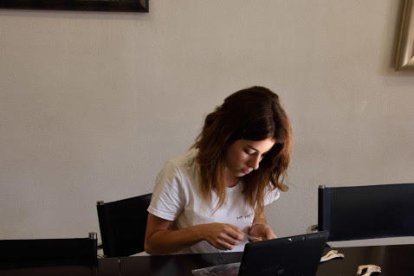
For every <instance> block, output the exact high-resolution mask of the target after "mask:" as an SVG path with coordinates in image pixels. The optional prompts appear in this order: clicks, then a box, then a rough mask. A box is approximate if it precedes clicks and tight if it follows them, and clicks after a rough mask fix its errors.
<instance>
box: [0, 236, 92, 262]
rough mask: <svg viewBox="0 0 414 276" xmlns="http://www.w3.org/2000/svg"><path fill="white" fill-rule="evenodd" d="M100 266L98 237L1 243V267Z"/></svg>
mask: <svg viewBox="0 0 414 276" xmlns="http://www.w3.org/2000/svg"><path fill="white" fill-rule="evenodd" d="M96 264H97V235H96V233H89V237H87V238H67V239H25V240H0V267H1V268H15V267H30V266H50V265H85V266H94V265H96Z"/></svg>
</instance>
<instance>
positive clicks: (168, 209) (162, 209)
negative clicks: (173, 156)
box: [147, 162, 184, 221]
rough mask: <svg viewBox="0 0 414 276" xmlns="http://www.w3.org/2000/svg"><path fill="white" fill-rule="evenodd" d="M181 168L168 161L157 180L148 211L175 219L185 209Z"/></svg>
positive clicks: (163, 217) (168, 218)
mask: <svg viewBox="0 0 414 276" xmlns="http://www.w3.org/2000/svg"><path fill="white" fill-rule="evenodd" d="M181 182H182V180H181V175H180V171H179V169H178V168H177V167H176V166H175V165H174V164H173V163H172V162H167V163H166V165H165V166H164V168H163V169H162V170H161V172H160V173H159V174H158V176H157V178H156V180H155V187H154V191H153V194H152V199H151V203H150V205H149V207H148V209H147V210H148V212H149V213H151V214H153V215H154V216H157V217H160V218H162V219H165V220H169V221H174V220H175V219H176V218H177V216H178V215H179V213H180V212H181V211H182V209H183V205H184V193H183V191H182V185H181V184H182V183H181Z"/></svg>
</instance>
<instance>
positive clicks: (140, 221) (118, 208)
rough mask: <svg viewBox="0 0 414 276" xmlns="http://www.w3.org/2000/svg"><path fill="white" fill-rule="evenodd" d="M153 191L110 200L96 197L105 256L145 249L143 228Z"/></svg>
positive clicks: (145, 223)
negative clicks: (101, 199) (104, 200)
mask: <svg viewBox="0 0 414 276" xmlns="http://www.w3.org/2000/svg"><path fill="white" fill-rule="evenodd" d="M151 197H152V194H145V195H142V196H137V197H131V198H126V199H122V200H118V201H113V202H107V203H105V202H103V201H98V202H97V205H96V208H97V211H98V219H99V228H100V230H101V238H102V246H103V252H104V255H105V256H106V257H120V256H129V255H132V254H135V253H138V252H141V251H144V240H145V229H146V226H147V217H148V212H147V208H148V206H149V204H150V201H151Z"/></svg>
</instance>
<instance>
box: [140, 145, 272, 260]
mask: <svg viewBox="0 0 414 276" xmlns="http://www.w3.org/2000/svg"><path fill="white" fill-rule="evenodd" d="M196 154H197V150H190V151H188V152H187V153H186V154H185V155H183V156H181V157H179V158H176V159H174V160H171V161H168V162H167V163H166V165H165V166H164V168H163V169H162V170H161V172H160V173H159V175H158V176H157V179H156V183H155V188H154V191H153V194H152V200H151V204H150V206H149V207H148V212H149V213H151V214H153V215H154V216H157V217H160V218H162V219H165V220H169V221H175V226H176V227H177V228H178V229H181V228H186V227H188V226H192V225H197V224H204V223H213V222H220V223H229V224H232V225H235V226H237V227H238V228H239V229H241V230H242V231H246V229H247V227H249V226H250V225H251V224H252V222H253V219H254V209H253V208H252V207H250V205H249V204H247V203H246V202H245V200H244V197H243V194H242V188H243V187H242V184H241V183H239V184H237V185H236V186H234V187H231V188H226V199H225V202H224V204H223V205H222V206H221V207H220V208H219V209H217V202H218V197H217V195H216V193H214V192H213V193H212V197H211V201H210V202H208V203H207V202H206V201H205V200H204V199H203V198H202V196H201V192H200V176H199V173H198V165H197V163H196V161H195V157H196ZM278 197H279V191H278V190H277V189H275V190H272V191H269V192H268V193H267V194H266V196H265V199H264V204H265V205H267V204H270V203H271V202H273V201H275V200H276V199H277V198H278ZM246 242H247V239H246V241H244V242H242V243H240V244H239V245H237V246H235V247H234V248H233V249H232V250H230V251H243V249H244V245H245V243H246ZM218 251H220V250H219V249H216V248H215V247H213V246H211V245H210V244H209V243H208V242H207V241H201V242H198V243H196V244H194V245H193V246H191V247H188V248H186V249H184V250H182V251H180V253H208V252H218ZM227 252H228V251H227Z"/></svg>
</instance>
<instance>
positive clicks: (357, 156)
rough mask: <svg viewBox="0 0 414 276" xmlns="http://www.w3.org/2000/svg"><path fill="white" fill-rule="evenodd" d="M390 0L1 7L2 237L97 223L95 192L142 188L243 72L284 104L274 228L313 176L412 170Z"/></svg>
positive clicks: (50, 233) (309, 191) (74, 232)
mask: <svg viewBox="0 0 414 276" xmlns="http://www.w3.org/2000/svg"><path fill="white" fill-rule="evenodd" d="M400 6H401V4H400V1H395V0H366V1H360V0H348V1H343V0H335V1H332V0H313V1H308V0H289V1H287V0H261V1H257V0H255V1H253V0H246V1H240V0H226V1H221V0H209V1H203V0H151V1H150V13H149V14H143V13H136V14H134V13H98V12H59V11H12V10H0V188H1V190H0V191H1V192H0V219H1V224H0V237H1V238H32V237H36V238H38V237H39V238H40V237H66V236H83V235H86V233H87V232H89V231H99V228H98V223H97V216H96V209H95V203H96V201H97V200H105V201H111V200H116V199H120V198H124V197H129V196H135V195H138V194H142V193H145V192H149V191H151V189H152V185H153V179H154V177H155V175H156V174H157V172H158V170H159V169H160V168H161V166H162V164H163V163H164V161H165V160H166V159H169V158H171V157H173V156H175V155H177V154H179V153H182V152H183V151H185V150H186V149H187V148H188V147H189V146H190V145H191V143H192V142H193V140H194V138H195V136H196V135H197V133H198V131H199V130H200V128H201V125H202V121H203V119H204V116H205V115H206V114H207V113H208V112H210V111H211V110H212V109H213V108H214V107H215V106H216V105H218V104H220V103H221V102H222V100H223V98H224V97H225V96H227V95H228V94H230V93H232V92H234V91H236V90H238V89H241V88H245V87H247V86H251V85H256V84H257V85H264V86H268V87H269V88H271V89H273V90H275V91H276V92H278V93H279V94H280V96H281V98H282V100H283V102H284V105H285V107H286V109H287V111H288V113H289V114H290V117H291V121H292V123H293V130H294V152H293V158H292V166H291V169H290V171H289V172H290V174H289V175H290V176H289V179H288V182H289V184H290V186H291V189H290V191H289V192H288V193H285V194H283V196H282V198H281V199H280V200H279V202H277V203H275V204H274V205H272V206H271V207H270V208H269V209H268V216H269V220H270V222H271V224H272V225H273V227H274V228H275V230H276V232H277V233H278V234H279V235H280V236H285V235H289V234H296V233H301V232H304V231H306V228H307V227H308V226H309V225H310V224H314V223H316V220H317V203H316V200H317V187H318V185H321V184H323V185H330V186H340V185H365V184H381V183H397V182H413V181H414V170H413V169H412V165H413V163H414V142H413V141H414V120H413V116H414V108H413V102H414V89H413V88H414V74H413V72H403V73H401V72H394V71H393V69H392V62H393V57H394V48H395V45H394V41H395V39H396V33H397V25H398V24H397V23H398V18H399V12H400Z"/></svg>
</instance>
